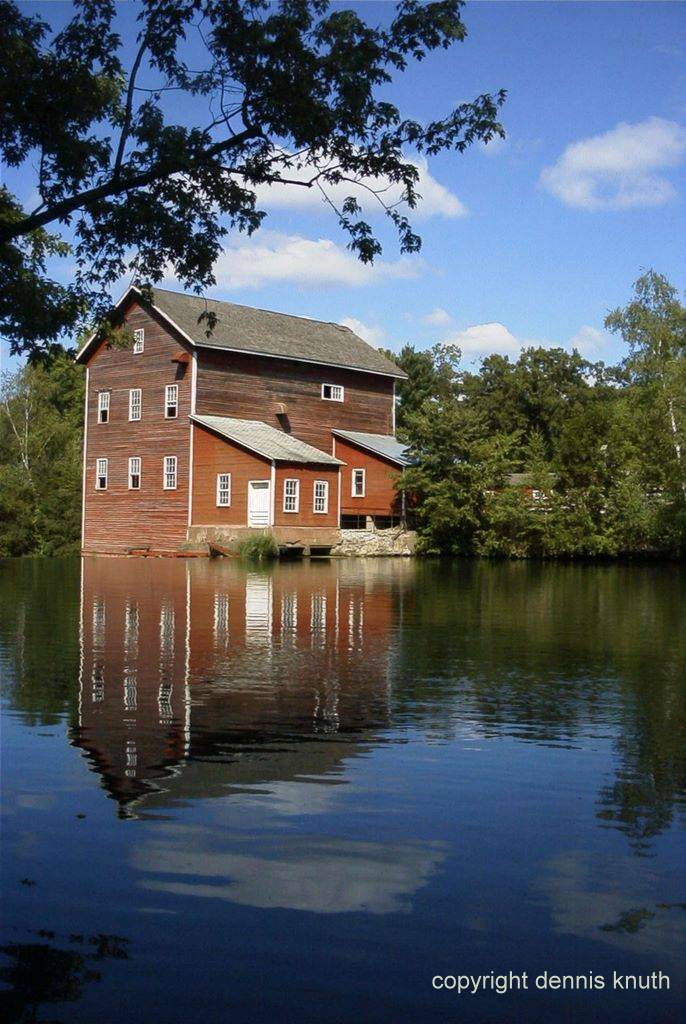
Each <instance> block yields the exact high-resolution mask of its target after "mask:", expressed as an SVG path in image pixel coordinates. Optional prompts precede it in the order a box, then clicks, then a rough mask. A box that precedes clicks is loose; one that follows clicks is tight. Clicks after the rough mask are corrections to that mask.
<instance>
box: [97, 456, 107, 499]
mask: <svg viewBox="0 0 686 1024" xmlns="http://www.w3.org/2000/svg"><path fill="white" fill-rule="evenodd" d="M95 489H96V491H106V490H107V459H96V460H95Z"/></svg>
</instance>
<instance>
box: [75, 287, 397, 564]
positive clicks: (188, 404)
mask: <svg viewBox="0 0 686 1024" xmlns="http://www.w3.org/2000/svg"><path fill="white" fill-rule="evenodd" d="M208 314H209V315H211V319H212V321H213V323H212V327H211V330H210V322H209V321H208V319H207V316H208ZM116 315H117V317H118V318H119V320H120V321H121V322H124V323H125V324H126V325H127V326H128V327H129V328H130V329H131V331H132V332H133V338H134V341H133V346H132V347H129V348H125V349H122V348H118V347H115V346H108V344H107V343H106V342H104V341H100V340H98V338H97V336H94V337H93V338H91V339H90V341H89V342H87V343H86V345H85V346H84V347H83V349H82V350H81V351H80V352H79V354H78V357H77V359H78V360H79V361H80V362H82V363H84V364H85V366H86V410H85V416H86V428H85V439H84V474H83V536H82V547H83V550H84V551H85V552H92V553H97V552H100V553H126V552H127V551H131V550H135V549H141V548H150V549H154V550H157V551H175V550H178V549H179V548H180V547H182V546H183V545H185V544H188V543H191V544H192V543H193V542H194V541H197V542H199V541H201V540H204V539H207V538H208V537H210V536H216V537H224V538H226V539H231V538H232V537H235V536H238V535H240V534H242V533H243V532H246V531H249V530H265V529H268V530H272V531H273V532H274V533H275V534H276V536H277V538H283V539H285V540H287V541H289V542H292V543H297V542H298V540H299V539H302V541H303V543H305V544H316V543H321V544H322V545H330V544H332V543H335V540H336V538H337V536H339V534H338V531H339V530H340V529H341V527H346V526H354V527H357V528H360V527H365V526H373V525H376V526H387V525H390V524H392V523H395V522H397V521H398V520H399V519H401V518H402V516H403V512H404V510H403V508H402V501H401V499H400V498H399V497H398V495H397V492H396V488H395V484H394V480H395V478H396V477H397V474H398V473H399V472H400V470H401V469H402V467H403V466H404V465H406V464H407V460H406V458H405V454H404V449H403V446H402V445H401V444H400V443H399V442H398V441H397V440H396V439H395V436H394V426H395V422H394V421H395V394H394V392H395V381H396V380H397V379H398V378H403V377H404V376H405V374H404V373H403V372H402V371H401V370H400V369H399V368H398V367H397V366H396V365H395V364H394V363H392V362H391V361H390V360H388V359H387V358H386V357H385V356H383V355H382V354H381V353H379V352H377V351H376V350H375V349H373V348H372V347H371V346H369V345H367V344H366V342H364V341H363V340H362V339H361V338H359V337H357V335H355V334H354V333H353V332H352V331H350V330H349V329H348V328H346V327H341V326H339V325H337V324H331V323H322V322H319V321H315V320H307V319H304V318H301V317H293V316H287V315H285V314H282V313H273V312H268V311H266V310H259V309H252V308H250V307H247V306H240V305H236V304H234V303H228V302H218V301H215V300H209V299H208V300H206V299H201V298H198V297H197V296H193V295H186V294H183V293H179V292H171V291H166V290H163V289H155V290H154V291H153V295H152V301H148V300H146V299H145V298H144V297H143V295H142V294H141V292H140V291H139V290H138V289H137V288H135V287H132V288H130V289H129V290H128V291H127V292H126V294H125V295H124V296H123V298H122V299H121V300H120V302H119V303H118V304H117V307H116Z"/></svg>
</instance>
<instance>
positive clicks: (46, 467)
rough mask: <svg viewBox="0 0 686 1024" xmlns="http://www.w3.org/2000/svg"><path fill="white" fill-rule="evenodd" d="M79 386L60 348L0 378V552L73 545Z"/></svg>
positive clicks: (49, 551) (62, 550)
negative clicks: (55, 353) (58, 352)
mask: <svg viewBox="0 0 686 1024" xmlns="http://www.w3.org/2000/svg"><path fill="white" fill-rule="evenodd" d="M83 389H84V381H83V369H82V367H80V366H77V365H76V364H75V363H74V361H73V359H72V357H71V355H70V354H68V353H62V354H61V355H58V356H57V357H55V358H53V359H52V360H51V361H50V362H49V363H48V364H46V365H42V364H41V365H37V366H31V365H28V366H25V367H23V368H22V369H21V370H19V371H18V372H17V373H15V374H9V373H6V374H4V375H3V376H2V378H1V380H0V556H2V555H22V554H29V553H38V554H46V555H57V554H66V553H68V552H71V551H78V549H79V535H80V521H81V459H82V436H83V434H82V420H83V401H84V390H83Z"/></svg>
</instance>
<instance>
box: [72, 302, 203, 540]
mask: <svg viewBox="0 0 686 1024" xmlns="http://www.w3.org/2000/svg"><path fill="white" fill-rule="evenodd" d="M125 319H126V321H127V323H128V324H129V325H130V326H131V327H132V328H134V329H135V328H137V327H143V328H144V329H145V348H144V351H143V352H142V353H141V354H140V355H134V354H133V353H132V352H131V351H129V350H122V349H115V348H107V347H106V346H105V345H101V346H100V347H99V348H98V349H97V350H96V351H94V352H93V354H92V355H91V356H90V358H89V360H88V370H89V373H88V377H89V387H88V397H87V403H86V415H87V423H88V430H87V445H86V457H85V487H84V539H83V547H84V550H86V551H90V552H122V551H126V550H127V549H128V548H134V547H142V546H149V547H153V548H156V549H159V550H173V549H174V548H176V547H178V545H179V544H181V543H182V542H183V541H184V540H185V537H186V528H187V524H188V478H189V456H190V450H189V442H190V427H189V421H188V415H189V413H190V406H191V376H192V367H191V366H179V364H177V363H175V362H172V358H173V357H174V356H175V355H177V354H178V353H179V351H180V350H181V348H182V347H183V346H182V343H180V340H179V339H178V338H175V337H173V336H172V334H170V332H169V331H168V330H167V329H166V328H164V327H163V326H162V325H161V324H160V323H158V322H157V320H156V319H154V318H153V316H152V315H150V314H149V313H147V312H146V311H145V310H143V309H142V308H141V307H140V306H138V305H137V304H135V303H134V304H133V305H132V306H131V307H130V308H129V309H128V311H127V313H126V316H125ZM185 347H187V346H185ZM167 384H178V387H179V406H178V416H177V418H176V419H166V418H165V415H164V399H165V386H166V385H167ZM130 388H140V389H141V391H142V411H141V419H140V420H138V421H135V422H129V389H130ZM101 391H109V392H110V414H109V422H108V423H98V394H99V392H101ZM166 455H175V456H176V457H177V459H178V466H177V488H176V490H174V491H172V490H169V491H167V490H164V489H163V486H162V483H163V460H164V457H165V456H166ZM130 457H140V459H141V487H140V490H135V491H131V490H129V489H128V468H129V467H128V461H129V458H130ZM100 458H105V459H107V460H108V486H107V490H104V491H97V490H96V489H95V468H96V460H97V459H100Z"/></svg>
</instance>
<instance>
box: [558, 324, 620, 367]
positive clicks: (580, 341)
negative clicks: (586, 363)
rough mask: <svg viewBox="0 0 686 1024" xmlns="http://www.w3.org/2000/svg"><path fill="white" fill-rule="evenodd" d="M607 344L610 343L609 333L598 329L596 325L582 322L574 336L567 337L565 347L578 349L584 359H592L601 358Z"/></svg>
mask: <svg viewBox="0 0 686 1024" xmlns="http://www.w3.org/2000/svg"><path fill="white" fill-rule="evenodd" d="M609 344H611V339H610V337H609V335H607V334H605V332H604V331H599V330H598V328H597V327H591V326H590V324H584V325H583V327H580V328H579V330H578V331H577V332H576V334H575V335H574V337H573V338H570V339H569V345H568V346H567V347H568V348H570V349H572V348H575V349H578V351H579V354H580V355H582V356H583V357H584V359H591V360H593V359H600V358H602V357H603V355H604V354H605V352H606V350H607V347H608V345H609Z"/></svg>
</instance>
